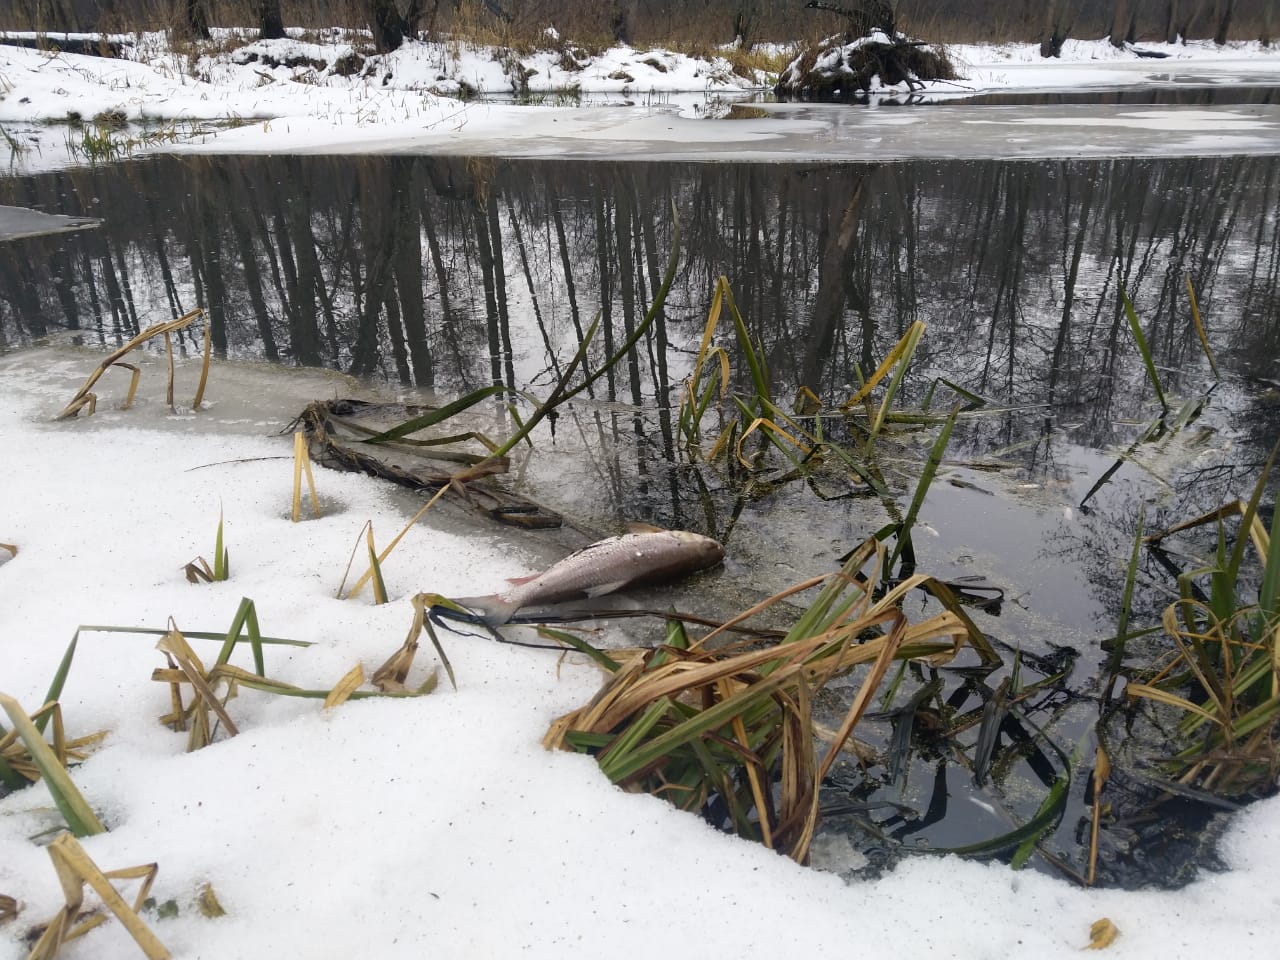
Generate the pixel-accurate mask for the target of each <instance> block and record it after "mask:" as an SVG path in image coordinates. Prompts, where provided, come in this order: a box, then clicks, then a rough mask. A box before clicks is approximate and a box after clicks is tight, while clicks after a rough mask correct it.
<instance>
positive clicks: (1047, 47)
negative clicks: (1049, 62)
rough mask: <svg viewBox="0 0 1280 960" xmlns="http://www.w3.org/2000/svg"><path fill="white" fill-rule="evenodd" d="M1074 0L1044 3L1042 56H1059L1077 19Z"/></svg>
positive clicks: (1054, 0)
mask: <svg viewBox="0 0 1280 960" xmlns="http://www.w3.org/2000/svg"><path fill="white" fill-rule="evenodd" d="M1073 8H1074V4H1073V3H1072V0H1048V2H1047V3H1045V5H1044V26H1043V28H1042V30H1041V32H1040V56H1042V57H1057V56H1060V55H1061V54H1062V45H1063V44H1064V43H1066V42H1067V37H1068V36H1070V33H1071V23H1072V20H1074V19H1075V16H1074V15H1075V10H1074V9H1073Z"/></svg>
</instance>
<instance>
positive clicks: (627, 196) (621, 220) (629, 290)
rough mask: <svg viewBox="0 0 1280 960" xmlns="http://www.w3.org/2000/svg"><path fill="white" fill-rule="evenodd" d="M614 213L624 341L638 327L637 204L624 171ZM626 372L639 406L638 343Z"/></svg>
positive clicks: (632, 395)
mask: <svg viewBox="0 0 1280 960" xmlns="http://www.w3.org/2000/svg"><path fill="white" fill-rule="evenodd" d="M614 203H615V204H616V206H615V208H614V213H613V228H614V251H615V253H616V255H615V256H614V262H615V263H616V264H617V267H618V286H619V291H620V292H621V294H622V331H623V342H624V343H625V342H626V341H627V340H629V339H630V338H631V334H633V333H634V332H635V329H636V270H635V260H634V256H635V254H634V249H633V247H632V244H631V236H630V235H631V211H632V210H633V209H634V204H633V203H632V199H631V191H630V190H629V189H628V183H627V175H626V174H624V173H623V172H622V171H621V170H619V171H618V177H617V179H616V181H615V190H614ZM627 373H628V374H629V375H630V380H631V402H632V403H633V404H635V405H636V406H639V405H640V403H641V400H642V399H643V398H642V397H641V394H640V355H639V345H637V346H635V347H632V348H631V349H630V350H629V351H628V352H627Z"/></svg>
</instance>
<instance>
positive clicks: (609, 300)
mask: <svg viewBox="0 0 1280 960" xmlns="http://www.w3.org/2000/svg"><path fill="white" fill-rule="evenodd" d="M604 179H605V178H604V177H597V178H596V179H595V180H593V182H592V184H591V187H592V189H591V192H592V194H593V199H594V200H595V213H596V266H597V268H598V272H599V274H600V327H599V329H600V330H601V331H602V332H603V333H604V352H605V356H607V357H612V356H613V273H612V267H613V265H614V263H615V260H616V258H615V257H614V256H613V253H612V251H611V249H610V243H609V233H610V231H609V212H608V208H607V206H606V204H605V198H604V188H603V186H602V181H603V180H604ZM605 379H606V381H607V382H608V386H609V392H608V394H607V396H608V399H609V400H617V399H618V384H617V377H616V374H615V373H614V368H613V367H610V368H609V370H608V372H607V373H606V374H605Z"/></svg>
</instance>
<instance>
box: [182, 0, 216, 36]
mask: <svg viewBox="0 0 1280 960" xmlns="http://www.w3.org/2000/svg"><path fill="white" fill-rule="evenodd" d="M204 4H205V0H182V8H181V12H180V13H179V15H178V21H177V24H178V32H179V34H180V35H181V36H185V37H189V38H190V39H192V40H208V39H209V11H208V10H206V9H205V5H204Z"/></svg>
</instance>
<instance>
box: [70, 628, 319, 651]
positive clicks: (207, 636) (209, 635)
mask: <svg viewBox="0 0 1280 960" xmlns="http://www.w3.org/2000/svg"><path fill="white" fill-rule="evenodd" d="M76 633H77V634H80V633H137V634H141V635H142V636H144V637H163V636H167V635H168V633H169V631H168V630H164V629H160V628H158V627H111V626H103V625H101V624H90V623H84V624H81V625H80V626H79V627H77V628H76ZM182 636H183V637H184V638H185V639H187V640H222V641H225V640H226V639H227V634H226V632H225V631H224V632H221V633H215V632H212V631H208V630H183V631H182ZM258 641H259V642H260V643H264V644H268V645H275V646H280V647H310V646H314V644H313V643H312V642H311V641H310V640H289V639H287V638H285V637H261V636H260V637H258Z"/></svg>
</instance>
